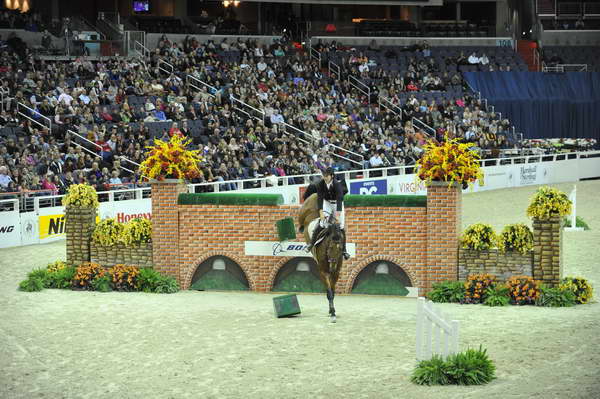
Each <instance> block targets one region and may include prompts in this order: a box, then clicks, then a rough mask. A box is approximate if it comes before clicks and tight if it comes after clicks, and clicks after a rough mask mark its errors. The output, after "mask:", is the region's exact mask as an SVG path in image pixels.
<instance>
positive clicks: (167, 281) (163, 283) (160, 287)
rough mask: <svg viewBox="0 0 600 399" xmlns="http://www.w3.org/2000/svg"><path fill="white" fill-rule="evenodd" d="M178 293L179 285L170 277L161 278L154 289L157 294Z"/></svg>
mask: <svg viewBox="0 0 600 399" xmlns="http://www.w3.org/2000/svg"><path fill="white" fill-rule="evenodd" d="M178 291H179V284H178V283H177V280H175V279H174V278H173V277H171V276H161V279H160V280H159V282H158V284H156V287H155V288H154V292H156V293H157V294H174V293H176V292H178Z"/></svg>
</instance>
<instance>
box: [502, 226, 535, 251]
mask: <svg viewBox="0 0 600 399" xmlns="http://www.w3.org/2000/svg"><path fill="white" fill-rule="evenodd" d="M532 248H533V233H532V232H531V230H530V229H529V227H528V226H527V225H524V224H523V223H516V224H509V225H506V226H504V229H502V233H500V235H499V236H498V249H499V250H500V251H503V252H505V251H518V252H520V253H522V254H526V253H527V252H529V251H530V250H531V249H532Z"/></svg>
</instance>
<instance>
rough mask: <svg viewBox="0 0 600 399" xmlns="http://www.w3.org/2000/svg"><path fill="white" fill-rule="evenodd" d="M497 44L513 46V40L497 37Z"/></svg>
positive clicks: (499, 45)
mask: <svg viewBox="0 0 600 399" xmlns="http://www.w3.org/2000/svg"><path fill="white" fill-rule="evenodd" d="M496 46H498V47H513V41H512V40H511V39H496Z"/></svg>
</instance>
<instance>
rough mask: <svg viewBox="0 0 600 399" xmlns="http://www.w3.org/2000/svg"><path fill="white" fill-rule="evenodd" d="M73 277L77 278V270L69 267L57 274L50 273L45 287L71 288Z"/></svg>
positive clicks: (58, 271) (59, 270)
mask: <svg viewBox="0 0 600 399" xmlns="http://www.w3.org/2000/svg"><path fill="white" fill-rule="evenodd" d="M73 277H75V268H74V267H68V266H67V267H64V268H62V269H58V270H57V271H55V272H48V273H47V275H46V280H44V285H45V287H46V288H58V289H66V288H71V282H72V280H73Z"/></svg>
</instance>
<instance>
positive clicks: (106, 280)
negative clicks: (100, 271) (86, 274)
mask: <svg viewBox="0 0 600 399" xmlns="http://www.w3.org/2000/svg"><path fill="white" fill-rule="evenodd" d="M90 285H91V287H92V289H93V290H94V291H99V292H109V291H112V287H111V285H110V277H109V276H108V275H107V274H105V275H103V276H102V277H96V278H95V279H93V280H92V282H91V284H90Z"/></svg>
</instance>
